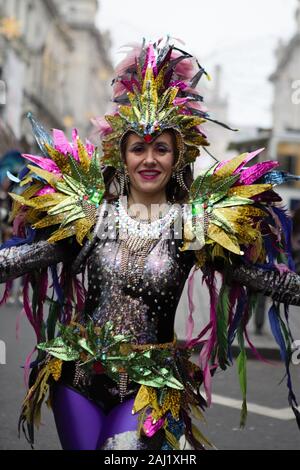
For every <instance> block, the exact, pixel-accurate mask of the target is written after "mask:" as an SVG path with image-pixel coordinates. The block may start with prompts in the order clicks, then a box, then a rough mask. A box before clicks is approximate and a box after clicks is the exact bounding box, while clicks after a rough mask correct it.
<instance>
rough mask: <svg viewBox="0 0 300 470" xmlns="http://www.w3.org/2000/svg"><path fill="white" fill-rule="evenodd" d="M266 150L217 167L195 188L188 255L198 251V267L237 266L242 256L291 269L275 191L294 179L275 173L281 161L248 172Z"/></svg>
mask: <svg viewBox="0 0 300 470" xmlns="http://www.w3.org/2000/svg"><path fill="white" fill-rule="evenodd" d="M262 150H263V149H260V150H257V151H255V152H252V153H244V154H242V155H239V156H237V157H235V158H233V159H232V160H229V161H225V162H221V163H217V164H215V165H214V166H213V167H211V168H210V169H209V170H207V171H205V172H202V173H201V174H200V175H199V176H198V177H197V178H196V179H195V181H194V183H193V184H192V186H191V189H190V195H189V196H190V197H189V204H188V209H187V211H188V216H187V217H186V220H185V224H184V241H185V243H184V246H183V250H186V249H189V250H190V249H193V250H195V251H196V255H197V258H198V261H199V266H198V267H202V265H203V264H204V263H205V261H209V260H213V259H214V258H216V257H221V258H223V259H225V260H226V261H232V260H233V259H236V256H237V255H238V257H239V258H241V256H243V260H245V261H247V262H250V263H266V262H268V261H270V262H272V263H273V262H274V261H276V258H278V262H280V263H282V262H286V263H289V264H292V261H291V258H290V259H284V256H283V255H284V253H283V252H284V250H283V248H284V243H285V240H283V238H284V236H285V238H286V241H287V240H288V238H289V236H288V235H289V234H287V233H285V231H286V229H287V218H286V216H285V213H284V211H283V209H282V208H280V207H278V204H277V203H278V202H280V201H281V198H280V196H279V195H278V194H277V193H276V192H275V191H274V190H273V187H274V186H275V184H278V182H279V180H280V179H281V182H284V181H286V180H287V179H288V178H290V177H291V175H287V174H285V173H284V172H282V171H278V170H275V167H277V166H278V165H279V163H278V162H276V161H264V162H259V163H257V164H255V165H253V166H251V167H245V164H247V163H248V162H249V161H250V160H251V159H252V158H254V157H255V156H256V155H257V154H258V153H260V152H261V151H262ZM287 242H288V241H287ZM275 252H276V253H275ZM290 267H291V266H290Z"/></svg>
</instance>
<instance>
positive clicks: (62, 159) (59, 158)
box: [45, 143, 71, 174]
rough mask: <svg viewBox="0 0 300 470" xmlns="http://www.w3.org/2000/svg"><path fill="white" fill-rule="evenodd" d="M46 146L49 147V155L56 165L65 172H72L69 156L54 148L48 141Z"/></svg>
mask: <svg viewBox="0 0 300 470" xmlns="http://www.w3.org/2000/svg"><path fill="white" fill-rule="evenodd" d="M45 147H46V149H47V152H48V154H49V156H50V157H51V159H52V160H53V161H54V162H55V163H56V165H57V166H58V167H59V169H60V171H61V172H62V173H64V174H65V173H68V174H70V173H71V168H70V164H69V162H68V159H67V157H66V156H65V155H64V154H63V153H61V152H59V151H58V150H56V149H54V148H53V147H51V146H50V145H49V144H47V143H46V144H45Z"/></svg>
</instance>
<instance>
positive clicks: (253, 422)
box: [0, 306, 300, 450]
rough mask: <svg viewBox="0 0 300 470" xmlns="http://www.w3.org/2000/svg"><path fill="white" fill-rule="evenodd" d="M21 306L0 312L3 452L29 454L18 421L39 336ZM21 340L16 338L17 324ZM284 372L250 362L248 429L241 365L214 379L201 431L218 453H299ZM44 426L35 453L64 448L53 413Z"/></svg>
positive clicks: (45, 415)
mask: <svg viewBox="0 0 300 470" xmlns="http://www.w3.org/2000/svg"><path fill="white" fill-rule="evenodd" d="M20 311H21V307H20V306H18V307H16V306H6V307H2V308H0V331H1V333H0V339H1V341H4V342H5V344H6V364H2V365H0V380H1V388H0V406H1V408H0V413H1V420H0V449H2V450H3V449H6V450H8V449H9V450H17V449H25V450H26V449H27V450H30V446H29V444H28V443H27V442H26V440H25V438H24V436H21V438H20V439H19V438H18V435H17V422H18V415H19V409H20V405H21V402H22V399H23V397H24V393H25V389H24V383H23V371H22V369H21V365H22V363H23V362H24V359H25V357H26V355H27V354H28V353H29V352H30V351H31V350H32V347H33V345H34V335H33V333H32V329H31V327H30V325H29V324H28V321H27V319H26V318H24V317H20ZM17 321H18V322H19V339H16V322H17ZM299 367H300V366H293V370H292V372H293V377H294V389H295V392H296V396H297V397H298V398H299V397H300V379H299V375H300V374H299V371H300V369H299ZM283 376H284V367H283V365H282V364H281V363H279V362H276V363H274V365H269V364H265V363H259V362H257V361H249V363H248V378H249V380H248V402H249V410H250V411H249V415H248V421H247V424H246V428H245V429H243V430H240V429H239V401H240V398H241V394H240V391H239V385H238V377H237V373H236V366H235V365H234V366H233V367H231V368H230V369H229V370H227V371H225V372H223V371H220V372H218V373H217V374H216V375H215V378H214V379H213V393H214V403H213V405H212V407H211V408H210V409H209V410H208V411H207V412H206V419H207V424H204V425H203V424H201V430H202V432H203V434H204V435H205V436H207V437H208V438H209V439H210V440H212V442H213V443H214V445H215V446H216V448H218V449H220V450H223V449H224V450H226V449H243V450H246V449H248V450H250V449H251V450H253V449H266V450H267V449H269V450H271V449H285V450H288V449H299V448H300V431H299V430H298V428H297V425H296V421H295V419H294V418H293V417H292V414H291V412H290V410H289V408H288V402H287V389H286V386H285V383H284V382H283V383H281V384H279V382H280V381H281V379H282V378H283ZM42 420H43V425H42V426H41V428H40V430H39V431H36V445H35V448H36V449H44V450H50V449H53V450H54V449H60V448H61V447H60V444H59V441H58V438H57V435H56V430H55V426H54V420H53V417H52V414H51V411H49V410H48V409H47V407H46V406H44V407H43V410H42Z"/></svg>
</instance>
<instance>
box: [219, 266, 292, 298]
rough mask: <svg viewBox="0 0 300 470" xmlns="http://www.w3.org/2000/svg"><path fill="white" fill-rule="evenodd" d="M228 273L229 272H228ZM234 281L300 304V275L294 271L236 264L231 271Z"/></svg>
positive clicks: (272, 296)
mask: <svg viewBox="0 0 300 470" xmlns="http://www.w3.org/2000/svg"><path fill="white" fill-rule="evenodd" d="M226 274H227V273H226ZM228 274H229V276H230V277H231V279H232V280H233V281H236V282H239V283H240V284H242V285H244V286H246V287H249V288H250V289H252V290H254V291H257V292H261V293H263V294H264V295H267V296H269V297H271V298H272V299H273V300H275V301H278V302H284V303H288V304H291V305H300V276H299V275H298V274H295V273H293V272H290V271H288V272H284V273H280V272H279V271H277V270H276V271H275V270H272V271H266V270H264V269H262V268H259V267H256V266H245V265H241V266H236V267H235V268H234V269H232V270H231V271H230V272H229V273H228Z"/></svg>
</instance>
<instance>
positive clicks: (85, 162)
mask: <svg viewBox="0 0 300 470" xmlns="http://www.w3.org/2000/svg"><path fill="white" fill-rule="evenodd" d="M77 147H78V156H79V161H80V166H81V170H82V171H83V172H84V173H88V171H89V168H90V164H91V158H90V156H89V154H88V151H87V149H86V148H85V146H84V145H83V143H82V142H81V140H80V139H79V138H78V139H77Z"/></svg>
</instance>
